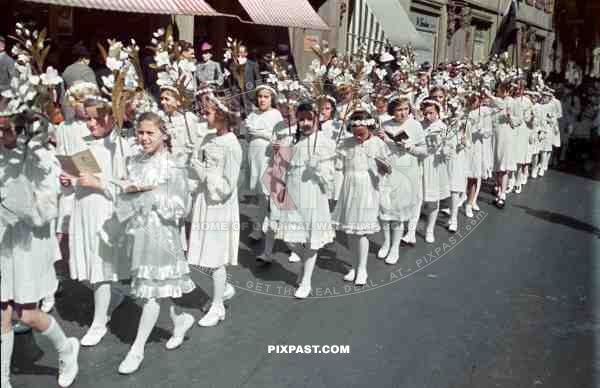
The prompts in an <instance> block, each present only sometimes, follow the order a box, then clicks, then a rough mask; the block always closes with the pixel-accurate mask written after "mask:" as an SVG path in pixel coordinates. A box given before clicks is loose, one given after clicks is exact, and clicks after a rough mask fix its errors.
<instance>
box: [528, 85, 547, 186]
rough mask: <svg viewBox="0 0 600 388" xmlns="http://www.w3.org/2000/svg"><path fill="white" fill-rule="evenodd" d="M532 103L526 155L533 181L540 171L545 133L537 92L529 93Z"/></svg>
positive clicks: (539, 98)
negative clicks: (528, 159) (527, 155)
mask: <svg viewBox="0 0 600 388" xmlns="http://www.w3.org/2000/svg"><path fill="white" fill-rule="evenodd" d="M530 98H531V101H532V103H533V108H532V111H531V112H532V113H531V116H532V117H531V132H530V134H529V147H528V149H527V150H528V154H529V156H530V157H531V178H533V179H535V178H537V177H538V174H539V172H540V169H541V164H540V160H541V157H540V156H541V149H542V139H543V136H544V134H545V132H546V129H545V126H546V110H545V109H544V106H543V105H542V104H541V96H540V94H539V93H537V92H530Z"/></svg>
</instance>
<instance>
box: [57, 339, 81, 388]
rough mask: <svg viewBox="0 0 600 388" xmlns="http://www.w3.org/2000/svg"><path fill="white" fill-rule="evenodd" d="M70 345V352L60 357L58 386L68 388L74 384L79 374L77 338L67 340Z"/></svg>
mask: <svg viewBox="0 0 600 388" xmlns="http://www.w3.org/2000/svg"><path fill="white" fill-rule="evenodd" d="M67 341H68V342H69V344H70V349H69V351H68V352H64V353H63V354H60V353H59V355H58V385H59V386H60V387H63V388H65V387H68V386H70V385H71V384H73V381H75V378H76V377H77V374H78V373H79V362H78V360H77V359H78V357H79V341H77V338H73V337H71V338H67Z"/></svg>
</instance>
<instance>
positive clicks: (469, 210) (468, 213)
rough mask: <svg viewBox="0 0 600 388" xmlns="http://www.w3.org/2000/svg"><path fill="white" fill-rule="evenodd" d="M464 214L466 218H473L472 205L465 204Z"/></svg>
mask: <svg viewBox="0 0 600 388" xmlns="http://www.w3.org/2000/svg"><path fill="white" fill-rule="evenodd" d="M465 215H466V216H467V218H473V206H471V205H468V204H467V205H465Z"/></svg>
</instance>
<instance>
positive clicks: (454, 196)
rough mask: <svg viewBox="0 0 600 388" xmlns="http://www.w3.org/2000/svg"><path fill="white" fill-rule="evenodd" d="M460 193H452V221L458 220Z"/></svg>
mask: <svg viewBox="0 0 600 388" xmlns="http://www.w3.org/2000/svg"><path fill="white" fill-rule="evenodd" d="M460 197H461V195H460V193H457V192H455V191H453V192H452V194H451V208H450V223H454V224H455V223H457V222H458V207H459V205H460V202H461V201H460Z"/></svg>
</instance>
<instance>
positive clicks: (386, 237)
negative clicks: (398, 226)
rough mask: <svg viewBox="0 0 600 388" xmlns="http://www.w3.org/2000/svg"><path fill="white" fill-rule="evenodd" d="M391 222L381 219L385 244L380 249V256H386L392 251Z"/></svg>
mask: <svg viewBox="0 0 600 388" xmlns="http://www.w3.org/2000/svg"><path fill="white" fill-rule="evenodd" d="M390 224H391V223H390V222H389V221H381V230H382V231H383V244H382V245H381V248H380V249H379V253H378V254H377V256H378V257H380V258H384V257H386V256H387V255H388V253H389V252H390Z"/></svg>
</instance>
